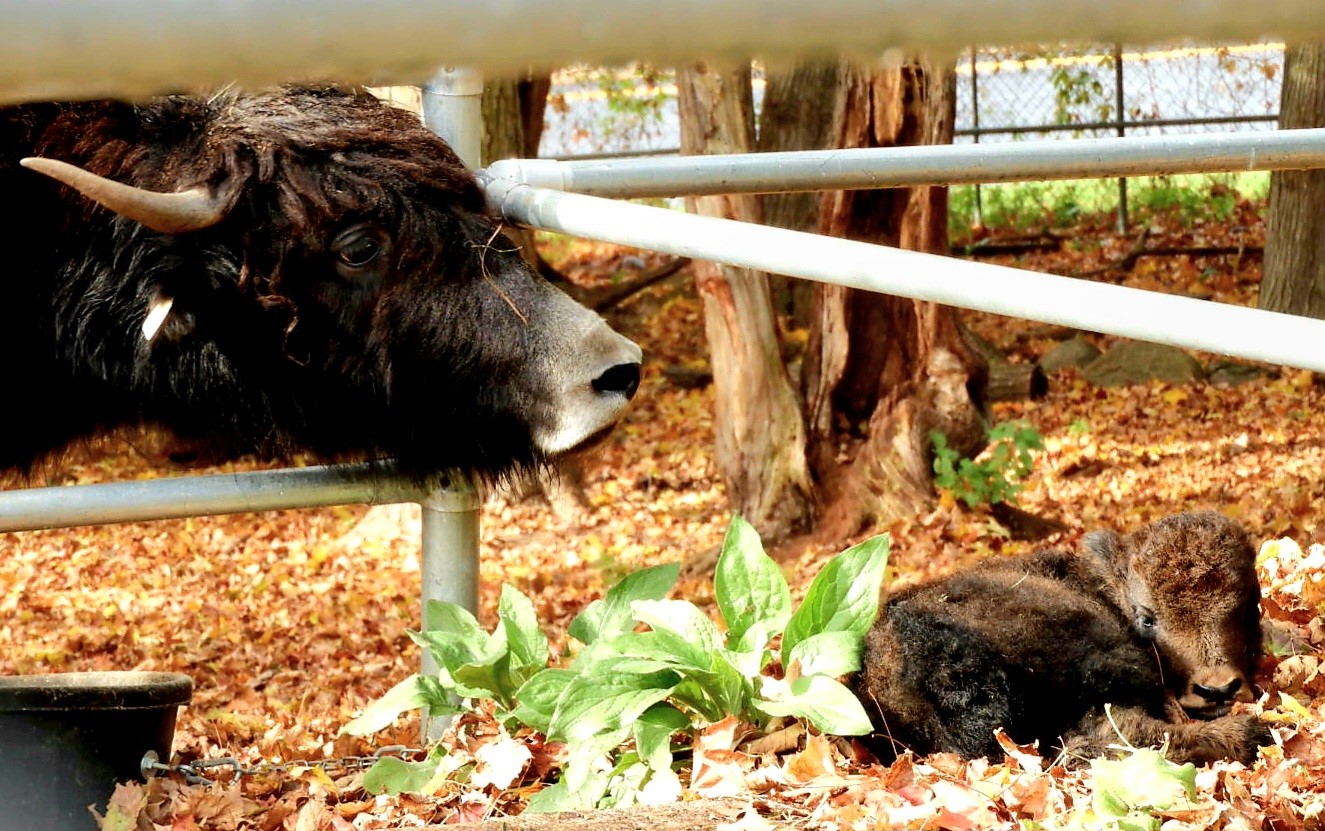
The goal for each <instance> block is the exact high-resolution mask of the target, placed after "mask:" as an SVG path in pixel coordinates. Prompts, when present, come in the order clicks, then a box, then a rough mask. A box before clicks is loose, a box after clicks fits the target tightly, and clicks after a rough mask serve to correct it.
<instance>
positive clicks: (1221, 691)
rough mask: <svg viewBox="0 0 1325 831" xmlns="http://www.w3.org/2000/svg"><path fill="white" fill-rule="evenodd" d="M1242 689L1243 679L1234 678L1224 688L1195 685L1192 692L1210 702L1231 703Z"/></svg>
mask: <svg viewBox="0 0 1325 831" xmlns="http://www.w3.org/2000/svg"><path fill="white" fill-rule="evenodd" d="M1241 688H1242V679H1240V678H1234V679H1233V680H1232V681H1229V682H1228V683H1227V684H1225V685H1223V686H1222V687H1207V686H1205V685H1204V684H1193V685H1192V691H1193V692H1195V693H1196V694H1197V695H1199V696H1200V697H1201V698H1204V699H1205V700H1206V701H1210V702H1217V703H1218V702H1224V701H1230V700H1232V698H1233V695H1234V694H1235V693H1236V692H1237V691H1238V690H1239V689H1241Z"/></svg>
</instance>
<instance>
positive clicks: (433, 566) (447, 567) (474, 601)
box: [419, 476, 479, 742]
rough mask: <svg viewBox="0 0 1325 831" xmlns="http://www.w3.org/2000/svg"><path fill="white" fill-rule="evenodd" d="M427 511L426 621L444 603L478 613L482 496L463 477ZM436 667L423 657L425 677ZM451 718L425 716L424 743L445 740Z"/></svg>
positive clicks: (426, 504)
mask: <svg viewBox="0 0 1325 831" xmlns="http://www.w3.org/2000/svg"><path fill="white" fill-rule="evenodd" d="M419 504H420V506H421V507H422V508H423V534H422V536H423V552H422V558H421V563H422V565H421V569H420V571H421V580H420V582H421V584H422V590H423V608H424V620H426V619H427V608H428V601H430V600H446V601H449V602H451V603H456V604H458V605H460V606H464V607H465V608H466V609H469V610H470V611H475V612H477V611H478V534H479V498H478V492H477V491H476V490H475V489H474V486H473V484H472V483H470V482H469V481H468V480H467V479H466V478H464V477H460V476H457V477H454V478H453V479H451V480H450V481H449V482H447V483H445V484H443V485H441V486H439V487H438V488H437V489H436V490H434V491H433V492H432V493H431V494H429V495H428V497H427V498H426V499H424V500H423V501H422V502H420V503H419ZM437 669H438V667H437V663H436V662H435V661H434V660H433V658H432V655H430V654H429V653H428V651H427V650H424V652H423V667H422V671H423V673H424V674H425V675H432V674H435V673H436V672H437ZM450 721H451V720H450V719H449V718H437V719H433V718H429V717H428V715H427V714H426V713H425V714H424V716H423V724H422V727H421V732H422V733H423V739H424V741H425V742H426V741H428V740H430V739H438V738H441V734H442V732H443V731H444V730H446V726H447V725H448V724H449V723H450Z"/></svg>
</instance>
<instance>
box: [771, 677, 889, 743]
mask: <svg viewBox="0 0 1325 831" xmlns="http://www.w3.org/2000/svg"><path fill="white" fill-rule="evenodd" d="M754 706H755V707H757V708H758V709H760V710H762V711H764V712H765V713H768V714H769V715H770V716H797V717H799V718H803V719H806V720H807V721H809V722H810V724H813V725H814V726H815V728H816V729H818V730H819V731H820V732H821V733H832V734H833V735H836V736H863V735H865V734H867V733H869V732H870V731H871V730H872V729H873V725H871V724H870V717H869V715H868V714H866V712H865V708H864V707H862V706H861V704H860V701H859V700H858V699H857V698H856V696H855V695H854V694H852V692H851V690H849V689H847V688H846V687H845V686H843V685H842V684H841V683H840V682H838V681H837V680H836V679H833V678H829V677H828V676H826V675H805V676H802V677H800V678H797V679H796V680H795V681H793V682H791V685H790V691H789V694H787V695H786V697H784V698H780V699H779V700H777V701H764V700H760V701H756V702H754Z"/></svg>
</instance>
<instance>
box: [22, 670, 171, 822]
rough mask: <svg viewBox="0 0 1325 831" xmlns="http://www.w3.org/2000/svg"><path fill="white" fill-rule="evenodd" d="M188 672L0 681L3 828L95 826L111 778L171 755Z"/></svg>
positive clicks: (133, 774) (134, 773) (132, 774)
mask: <svg viewBox="0 0 1325 831" xmlns="http://www.w3.org/2000/svg"><path fill="white" fill-rule="evenodd" d="M192 694H193V681H191V680H190V679H189V677H188V676H187V675H178V674H176V673H169V672H65V673H55V674H52V675H13V676H8V677H5V676H0V831H10V829H13V830H14V831H19V830H20V829H22V831H35V830H36V829H45V828H51V829H67V831H78V829H93V828H95V827H96V823H95V820H94V819H93V817H92V814H91V813H89V811H88V807H89V806H94V807H95V808H96V809H97V810H98V812H103V813H104V810H105V807H106V801H107V800H108V799H109V798H110V795H111V793H112V792H113V791H114V790H115V783H116V782H123V781H127V780H131V779H139V780H141V779H142V778H143V776H142V769H141V765H142V760H143V756H145V755H146V754H147V752H148V751H149V750H152V751H155V752H156V754H157V756H158V757H159V758H161V759H169V758H170V745H171V742H172V740H173V739H174V735H175V717H176V715H177V714H178V711H179V707H180V705H182V704H187V703H188V702H189V698H190V697H191V696H192Z"/></svg>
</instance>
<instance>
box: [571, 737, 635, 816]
mask: <svg viewBox="0 0 1325 831" xmlns="http://www.w3.org/2000/svg"><path fill="white" fill-rule="evenodd" d="M629 735H630V728H629V727H620V728H616V729H614V730H609V731H608V732H606V733H598V734H596V735H593V736H589V737H587V738H584V739H580V740H579V741H575V742H569V743H567V745H566V750H567V751H568V753H569V756H570V758H569V759H567V760H566V766H565V767H564V768H563V769H562V776H561V781H563V782H565V783H566V787H567V788H568V789H569V790H570V791H571V793H579V794H584V795H585V796H586V798H591V799H592V800H593V802H592V803H591V804H592V805H597V804H598V803H599V802H600V801H601V800H602V795H603V793H604V792H605V791H606V789H607V785H608V783H609V781H610V780H611V778H612V776H611V773H606V774H602V775H601V776H600V773H599V772H600V771H601V770H602V767H603V760H604V758H605V757H606V756H607V755H608V754H609V753H612V752H613V751H615V750H616V749H617V748H619V747H620V746H621V743H622V742H624V741H625V740H626V737H627V736H629ZM586 791H587V793H586Z"/></svg>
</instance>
